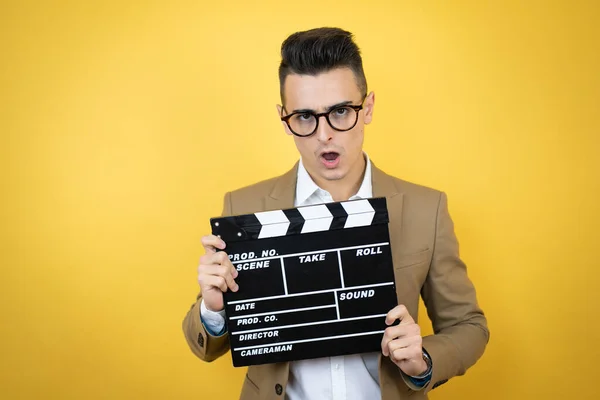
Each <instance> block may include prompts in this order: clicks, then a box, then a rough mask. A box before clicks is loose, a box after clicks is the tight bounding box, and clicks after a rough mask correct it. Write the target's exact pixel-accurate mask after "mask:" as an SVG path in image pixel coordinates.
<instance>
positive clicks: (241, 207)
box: [183, 164, 489, 400]
mask: <svg viewBox="0 0 600 400" xmlns="http://www.w3.org/2000/svg"><path fill="white" fill-rule="evenodd" d="M297 168H298V164H296V166H295V167H294V168H293V169H292V170H290V171H289V172H287V173H285V174H284V175H282V176H280V177H277V178H273V179H269V180H266V181H263V182H259V183H257V184H254V185H252V186H249V187H245V188H243V189H239V190H236V191H233V192H230V193H227V194H226V195H225V202H224V203H225V204H224V209H223V215H238V214H249V213H254V212H259V211H267V210H276V209H285V208H291V207H293V206H294V195H295V189H296V177H297ZM372 179H373V197H386V198H387V202H388V212H389V217H390V223H389V230H390V243H391V247H392V257H393V262H394V275H395V280H396V292H397V296H398V304H404V305H405V306H406V307H407V308H408V310H409V312H410V314H411V315H412V316H413V318H415V320H416V319H417V317H418V305H419V296H422V297H423V301H424V303H425V306H426V308H427V313H428V315H429V318H430V319H431V322H432V324H433V330H434V332H435V334H434V335H431V336H426V337H424V338H423V347H424V348H425V349H426V350H427V352H428V353H429V354H430V356H431V359H432V362H433V377H432V380H431V382H430V383H429V385H428V386H427V387H425V388H424V389H422V390H420V391H417V392H415V391H413V390H411V389H410V388H409V387H408V386H407V384H406V383H405V382H404V380H403V379H402V375H401V374H400V370H399V368H398V367H397V366H396V365H395V364H394V363H392V362H391V361H390V360H389V358H387V357H384V356H382V355H380V356H379V383H380V386H381V398H382V399H383V400H392V399H394V400H396V399H408V398H409V396H410V399H412V400H417V399H426V398H427V393H428V392H429V391H430V390H432V389H434V388H435V387H437V386H439V385H441V384H443V383H445V382H446V381H447V380H448V379H450V378H452V377H453V376H456V375H462V374H464V373H465V371H466V370H467V368H469V367H470V366H472V365H473V364H475V362H476V361H477V360H478V359H479V357H481V355H482V354H483V351H484V349H485V346H486V344H487V342H488V338H489V331H488V328H487V322H486V319H485V316H484V315H483V312H482V311H481V309H480V308H479V306H478V305H477V299H476V296H475V289H474V287H473V284H472V283H471V281H470V280H469V277H468V276H467V270H466V266H465V264H464V263H463V262H462V261H461V259H460V257H459V252H458V242H457V240H456V236H455V234H454V225H453V223H452V220H451V219H450V215H449V214H448V206H447V199H446V195H445V194H444V193H441V192H438V191H436V190H433V189H429V188H426V187H423V186H419V185H415V184H413V183H409V182H406V181H403V180H400V179H397V178H394V177H392V176H390V175H387V174H386V173H384V172H383V171H381V170H379V169H378V168H376V167H375V166H374V165H373V168H372ZM201 299H202V295H201V294H200V295H198V297H197V301H196V303H195V304H194V305H193V306H192V308H191V309H190V310H189V311H188V313H187V315H186V317H185V319H184V321H183V332H184V334H185V338H186V340H187V343H188V344H189V346H190V348H191V349H192V351H193V352H194V354H196V355H197V356H198V357H199V358H200V359H202V360H204V361H212V360H215V359H216V358H218V357H220V356H222V355H223V354H225V353H226V352H227V351H228V350H229V338H228V335H227V334H225V335H223V336H220V337H214V336H211V335H209V334H208V333H207V332H206V329H205V328H204V326H203V324H202V323H201V321H200V301H201ZM288 374H289V363H277V364H266V365H259V366H251V367H249V368H248V373H247V374H246V378H245V381H244V384H243V387H242V393H241V396H240V399H242V400H252V399H265V400H266V399H273V400H275V399H283V398H284V395H285V387H286V384H287V381H288Z"/></svg>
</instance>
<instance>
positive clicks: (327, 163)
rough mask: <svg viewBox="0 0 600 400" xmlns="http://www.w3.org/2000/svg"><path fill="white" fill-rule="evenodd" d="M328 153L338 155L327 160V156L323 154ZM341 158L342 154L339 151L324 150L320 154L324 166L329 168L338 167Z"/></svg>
mask: <svg viewBox="0 0 600 400" xmlns="http://www.w3.org/2000/svg"><path fill="white" fill-rule="evenodd" d="M326 153H336V154H337V155H338V156H337V158H336V159H335V160H332V161H329V160H326V159H325V157H323V155H324V154H326ZM340 158H341V154H340V153H338V152H337V151H322V152H321V154H320V155H319V160H320V161H321V163H322V164H323V166H325V168H327V169H333V168H336V167H337V166H338V165H339V163H340Z"/></svg>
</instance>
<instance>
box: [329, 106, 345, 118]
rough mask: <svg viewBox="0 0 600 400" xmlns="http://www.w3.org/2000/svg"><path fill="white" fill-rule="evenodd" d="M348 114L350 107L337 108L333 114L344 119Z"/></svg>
mask: <svg viewBox="0 0 600 400" xmlns="http://www.w3.org/2000/svg"><path fill="white" fill-rule="evenodd" d="M348 112H349V110H348V107H339V108H336V109H335V110H333V114H334V115H335V116H336V117H343V116H345V115H346V114H348Z"/></svg>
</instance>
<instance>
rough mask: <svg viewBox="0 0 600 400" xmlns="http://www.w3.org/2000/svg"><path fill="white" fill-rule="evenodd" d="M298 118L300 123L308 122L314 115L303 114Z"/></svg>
mask: <svg viewBox="0 0 600 400" xmlns="http://www.w3.org/2000/svg"><path fill="white" fill-rule="evenodd" d="M297 118H298V119H299V120H300V121H308V120H309V119H311V118H312V114H311V113H302V114H298V116H297Z"/></svg>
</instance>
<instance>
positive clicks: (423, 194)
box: [392, 177, 442, 199]
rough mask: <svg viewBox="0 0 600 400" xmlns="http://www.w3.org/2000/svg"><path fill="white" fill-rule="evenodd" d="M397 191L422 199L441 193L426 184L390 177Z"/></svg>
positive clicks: (434, 196)
mask: <svg viewBox="0 0 600 400" xmlns="http://www.w3.org/2000/svg"><path fill="white" fill-rule="evenodd" d="M392 179H393V180H394V183H395V184H396V187H397V188H398V191H399V192H401V193H404V194H406V195H408V196H411V197H418V198H422V199H427V198H439V197H440V196H441V194H442V192H441V191H440V190H437V189H434V188H430V187H428V186H424V185H419V184H417V183H413V182H409V181H406V180H404V179H400V178H396V177H392Z"/></svg>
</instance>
